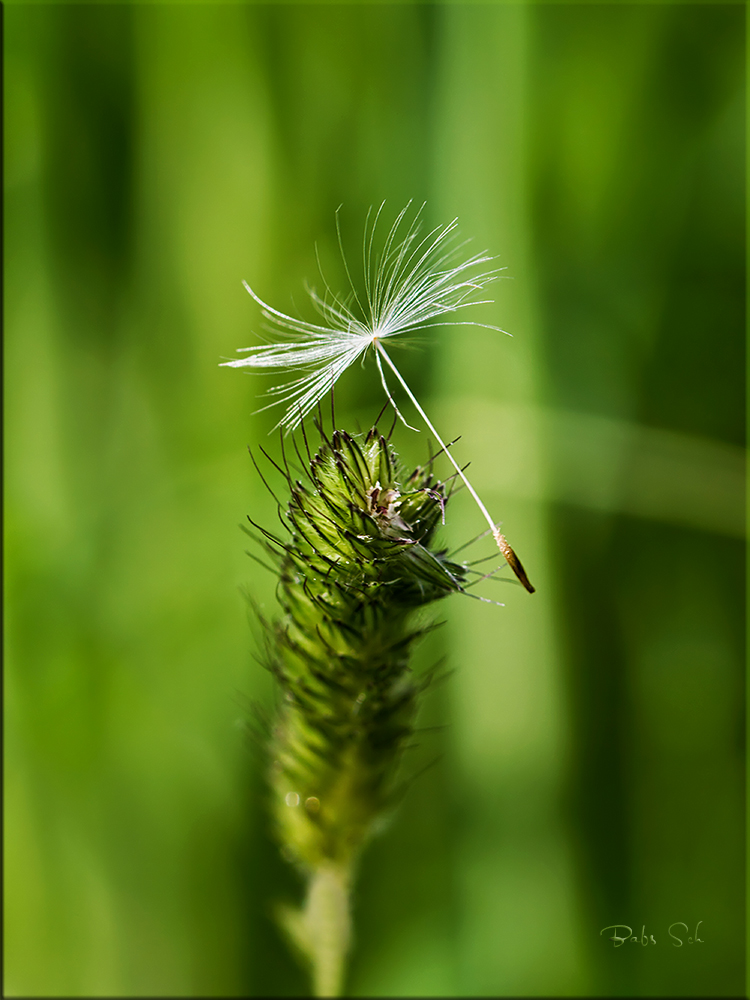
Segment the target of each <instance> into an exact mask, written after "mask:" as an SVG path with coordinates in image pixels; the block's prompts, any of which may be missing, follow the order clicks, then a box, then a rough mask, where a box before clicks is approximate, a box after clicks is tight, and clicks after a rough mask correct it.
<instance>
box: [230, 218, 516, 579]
mask: <svg viewBox="0 0 750 1000" xmlns="http://www.w3.org/2000/svg"><path fill="white" fill-rule="evenodd" d="M410 206H411V202H409V203H408V204H407V205H406V206H405V208H403V209H402V211H401V212H400V213H399V214H398V216H397V218H396V221H395V222H394V224H393V226H392V227H391V229H390V231H389V233H388V235H387V236H386V238H385V242H384V245H383V247H382V249H380V250H379V251H378V252H375V249H374V244H375V233H376V229H377V224H378V220H379V218H380V215H381V213H382V210H383V205H381V206H380V208H379V209H378V211H377V212H376V213H375V216H374V218H372V222H371V221H370V214H368V218H367V222H366V224H365V231H364V240H363V256H364V298H362V297H360V295H359V294H358V292H357V290H356V288H355V285H354V282H353V281H352V279H351V275H350V273H349V269H348V267H347V265H346V258H345V257H344V266H345V267H346V270H347V275H348V277H349V283H350V286H351V291H350V293H349V295H347V296H346V297H341V296H339V295H335V294H334V293H332V292H331V290H330V289H329V288H328V287H327V286H326V291H325V296H324V297H321V296H320V295H318V293H317V292H316V291H315V290H314V289H309V294H310V297H311V299H312V302H313V305H314V306H315V308H316V309H317V311H318V313H319V314H320V316H321V319H322V323H320V324H316V323H308V322H306V321H304V320H301V319H296V318H295V317H293V316H288V315H286V314H285V313H282V312H279V311H278V310H277V309H274V308H272V307H271V306H270V305H268V304H267V303H266V302H264V301H263V300H262V299H261V298H260V297H259V296H258V295H257V294H256V293H255V292H254V291H253V289H252V288H251V287H250V286H249V285H248V284H247V283H246V282H245V283H244V284H245V288H246V289H247V291H248V292H249V293H250V295H251V296H252V297H253V298H254V299H255V301H256V302H257V303H258V305H260V307H261V309H262V311H263V316H264V317H265V319H266V320H267V322H268V326H267V330H268V332H269V333H271V334H272V335H273V336H274V338H275V340H274V342H272V343H268V344H264V345H262V346H260V347H255V348H250V347H248V348H241V349H240V350H241V352H242V353H247V355H248V356H247V357H244V358H238V359H236V360H232V361H225V362H224V364H225V365H228V366H229V367H233V368H243V367H248V368H258V369H261V368H279V369H281V370H283V371H287V372H296V373H301V374H299V375H298V376H297V377H295V378H292V379H291V380H290V381H287V382H284V383H283V384H282V385H278V386H275V387H274V388H272V389H271V390H270V391H269V393H268V394H269V395H270V396H273V397H274V399H273V401H272V402H271V403H269V404H268V405H269V406H275V405H284V404H286V407H287V408H286V411H285V413H284V415H283V416H282V418H281V420H280V421H279V425H280V426H281V427H283V428H284V429H285V430H286V431H291V430H294V429H295V428H296V427H298V426H299V424H300V422H301V421H302V420H303V419H304V417H305V416H306V415H307V414H308V413H309V412H310V411H311V410H312V409H313V407H315V406H316V405H317V404H318V403H319V402H320V400H321V399H322V398H323V396H324V395H325V393H326V392H328V391H329V390H330V389H331V387H332V386H333V385H334V384H335V383H336V381H337V380H338V379H339V377H340V376H341V375H342V374H343V373H344V372H345V371H346V369H347V368H349V367H350V366H351V365H352V364H353V363H354V362H355V361H357V359H359V358H362V359H364V357H365V356H366V355H367V353H368V351H372V353H373V354H374V356H375V362H376V364H377V367H378V372H379V374H380V380H381V382H382V384H383V389H384V390H385V393H386V395H387V397H388V399H389V400H390V402H391V404H392V406H393V408H394V410H395V411H396V413H397V414H398V416H399V417H400V418H401V420H402V421H403V422H404V423H406V421H405V420H404V418H403V416H402V414H401V413H400V411H399V409H398V407H397V406H396V403H395V400H394V398H393V396H392V394H391V392H390V389H389V387H388V382H387V380H386V372H385V369H384V367H383V362H385V366H386V368H388V369H389V370H390V372H392V374H393V375H394V376H395V378H396V380H397V381H398V382H399V383H400V385H401V387H402V388H403V390H404V391H405V392H406V394H407V396H408V397H409V399H410V400H411V402H412V403H413V405H414V407H415V408H416V410H417V412H418V413H419V415H420V416H421V418H422V420H423V421H424V422H425V424H426V426H427V427H428V428H429V429H430V430H431V431H432V433H433V434H434V435H435V438H436V439H437V441H438V442H439V444H440V446H441V447H442V448H443V449H444V450H445V453H446V455H447V457H448V460H449V461H450V462H451V464H452V465H453V467H454V468H455V470H456V473H457V474H458V475H459V476H460V478H461V479H462V481H463V482H464V484H465V486H466V488H467V489H468V490H469V492H470V493H471V495H472V497H473V498H474V500H475V502H476V504H477V506H478V507H479V509H480V511H481V512H482V514H483V516H484V518H485V520H486V521H487V524H488V525H489V527H490V530H491V531H492V535H493V537H494V539H495V541H496V543H497V546H498V548H499V549H500V551H501V552H502V554H503V556H504V558H505V559H506V561H507V562H508V565H509V566H510V567H511V569H512V570H513V572H514V573H515V574H516V576H517V577H518V579H519V580H520V581H521V583H522V584H523V585H524V587H526V589H527V590H528V591H529V592H530V593H533V591H534V588H533V587H532V585H531V583H530V582H529V579H528V577H527V576H526V573H525V571H524V568H523V566H522V565H521V563H520V560H519V559H518V557H517V556H516V554H515V552H514V551H513V549H512V548H511V546H510V545H509V544H508V541H507V540H506V538H505V536H504V535H503V534H501V532H500V528H499V526H498V525H497V524H496V523H495V522H494V520H493V519H492V517H491V516H490V513H489V511H488V510H487V508H486V507H485V505H484V503H483V502H482V500H481V498H480V497H479V494H478V493H477V492H476V490H475V489H474V487H473V486H472V485H471V483H470V482H469V480H468V479H467V477H466V475H465V473H464V471H463V469H462V468H461V467H460V466H459V464H458V463H457V462H456V460H455V459H454V458H453V456H452V455H451V453H450V451H449V448H448V446H447V445H446V444H445V442H444V441H443V439H442V438H441V436H440V434H438V432H437V430H436V429H435V427H434V425H433V424H432V422H431V420H430V419H429V417H428V416H427V414H426V413H425V411H424V410H423V409H422V407H421V405H420V403H419V402H418V400H417V399H416V397H415V396H414V393H413V392H412V391H411V389H410V388H409V386H408V385H407V383H406V381H405V380H404V378H403V376H402V375H401V373H400V372H399V370H398V368H397V367H396V365H395V364H394V363H393V361H392V360H391V357H390V355H389V354H388V352H387V351H386V349H385V347H384V343H383V342H384V341H386V340H388V339H389V338H391V337H396V336H398V335H399V334H402V333H414V332H416V331H421V330H427V329H430V328H432V327H436V326H454V325H463V326H481V327H485V328H486V329H491V330H497V331H498V332H500V333H505V332H506V331H504V330H501V329H500V328H499V327H495V326H490V325H489V324H486V323H478V322H475V321H473V320H464V319H462V318H458V319H456V318H455V317H456V315H458V316H459V317H462V316H463V310H465V309H467V308H470V307H471V306H475V305H480V304H482V303H485V302H488V301H491V300H488V299H482V298H481V297H477V296H478V295H479V294H480V293H481V292H482V290H483V289H484V288H485V287H486V286H487V285H489V284H490V283H491V282H493V281H495V280H496V279H497V277H498V274H499V272H500V270H501V269H500V268H496V267H491V266H489V265H491V264H492V262H493V260H494V258H493V257H491V256H489V255H487V254H486V253H480V254H474V255H471V256H468V257H463V256H462V254H461V250H462V249H463V247H464V246H465V244H459V245H458V246H457V245H455V239H456V227H457V220H455V219H454V220H453V221H452V222H450V223H448V224H447V225H441V226H437V227H436V228H434V229H432V230H431V231H430V232H429V233H427V235H425V236H420V233H421V219H420V216H421V212H422V209H421V208H420V209H419V211H418V212H417V213H416V216H415V218H414V219H413V221H412V222H411V223H410V224H408V225H405V224H404V219H405V217H406V215H407V213H408V211H409V208H410ZM422 207H424V206H422ZM337 228H338V217H337ZM339 245H341V235H340V231H339ZM341 252H342V257H343V256H344V253H343V247H342V250H341ZM407 426H408V425H407Z"/></svg>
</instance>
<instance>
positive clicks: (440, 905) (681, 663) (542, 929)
mask: <svg viewBox="0 0 750 1000" xmlns="http://www.w3.org/2000/svg"><path fill="white" fill-rule="evenodd" d="M744 19H745V11H744V8H743V7H742V6H739V5H735V6H720V5H715V6H711V5H707V6H704V5H690V6H674V5H654V6H649V5H632V6H631V5H609V6H607V5H591V6H587V5H583V6H573V5H570V6H568V5H536V6H534V5H531V6H523V5H491V4H484V5H477V6H472V5H458V4H456V5H446V6H432V5H414V6H410V5H390V4H388V5H374V6H371V5H364V4H363V5H348V6H339V5H336V4H326V5H324V6H316V5H307V4H306V5H293V4H288V5H278V6H275V5H270V6H266V5H252V6H242V5H227V6H223V5H216V6H210V5H194V6H189V5H188V6H180V5H174V6H172V5H163V6H158V5H153V6H152V5H134V6H125V5H122V6H120V5H114V6H96V5H89V6H66V5H60V6H44V5H41V6H36V5H28V6H25V5H6V7H5V9H4V25H5V140H6V146H5V155H6V160H5V267H6V299H5V324H6V327H5V329H6V341H5V417H6V423H5V428H6V433H5V463H6V464H5V471H6V493H5V505H6V506H5V513H6V536H5V538H6V547H5V555H6V672H5V706H6V735H5V740H6V772H5V794H6V811H5V825H6V867H5V890H6V920H5V933H6V962H5V975H6V983H5V991H6V994H10V995H30V994H31V995H42V996H60V995H84V996H85V995H139V994H140V995H144V994H145V995H163V994H172V995H184V996H190V995H204V996H233V995H234V996H239V995H285V994H286V995H289V994H299V993H303V992H304V991H305V990H306V988H307V987H306V982H305V979H304V977H303V976H302V974H301V973H300V972H299V971H298V970H297V968H296V966H295V965H294V963H293V962H292V960H291V959H290V957H289V956H288V953H287V951H286V948H285V946H284V944H283V942H281V941H280V940H279V938H278V936H277V934H276V931H275V929H274V927H273V924H272V922H271V920H270V919H269V908H270V905H271V903H272V901H273V900H274V899H277V898H280V897H285V896H294V895H295V894H296V893H298V891H299V888H298V885H297V883H296V880H295V877H294V875H293V873H292V872H290V871H289V870H287V868H286V867H285V866H284V864H283V863H282V862H281V861H280V860H279V859H278V857H277V851H276V848H275V846H274V845H273V843H271V841H270V840H269V838H268V833H267V821H266V815H265V812H264V794H265V793H264V786H263V776H262V771H261V766H260V763H259V759H258V756H257V754H254V753H253V752H252V751H251V750H248V747H247V744H246V741H245V739H244V737H243V732H242V729H243V721H244V720H245V719H246V717H247V701H248V699H249V700H251V701H252V700H254V699H257V700H260V701H261V702H262V703H264V704H266V705H271V704H272V702H273V694H272V689H271V684H270V680H269V677H268V675H267V674H266V673H265V672H264V671H263V670H262V669H261V668H260V667H259V666H258V665H257V663H256V662H255V661H254V659H253V654H254V652H255V650H256V640H255V639H254V637H253V629H252V627H250V626H249V625H248V612H247V607H246V605H245V603H244V601H243V598H242V596H241V593H240V587H241V586H246V587H247V589H248V590H249V591H250V592H251V593H252V594H253V595H254V596H255V597H256V598H257V599H258V600H260V601H261V602H262V603H263V604H264V605H265V607H266V608H267V609H268V610H269V611H271V610H272V609H273V602H274V597H273V580H272V579H269V577H268V575H267V574H264V571H263V570H262V569H261V568H260V567H258V566H257V565H256V564H255V563H253V562H252V561H251V560H249V559H248V558H247V557H246V556H245V554H244V550H245V548H246V544H245V542H246V539H245V538H244V536H242V535H241V533H240V532H239V531H238V529H237V524H238V523H239V522H240V521H242V520H243V519H244V517H245V515H246V514H247V513H251V514H252V516H253V518H254V519H255V520H258V521H260V522H262V523H266V524H269V525H270V524H273V523H274V521H275V518H276V514H275V510H274V507H273V503H272V501H271V500H270V498H269V497H268V495H267V494H266V492H265V490H264V488H263V487H262V485H261V483H260V482H259V480H258V477H257V475H256V474H255V472H254V470H253V468H252V466H251V464H250V461H249V459H248V456H247V453H246V450H245V449H246V445H247V444H248V443H263V444H264V445H265V446H266V447H269V448H271V449H272V454H276V453H277V449H278V442H277V441H276V440H275V439H274V438H267V436H266V435H267V432H268V431H269V429H270V428H271V427H272V425H273V422H274V418H273V417H272V415H270V414H267V413H266V414H262V415H259V416H253V411H254V410H255V409H256V407H257V405H258V403H257V394H258V392H260V391H262V390H263V389H264V388H265V387H267V384H268V383H266V382H264V380H263V378H262V377H260V376H252V375H250V376H248V377H245V376H244V375H243V374H242V373H240V372H236V371H233V370H230V369H221V368H219V367H218V362H219V361H220V360H221V359H222V358H226V357H231V356H232V355H233V352H234V350H235V349H236V348H238V347H246V346H249V345H250V344H252V343H254V342H256V341H255V339H254V335H253V331H257V330H258V329H259V327H260V322H261V321H260V316H259V311H258V309H257V307H256V306H255V305H254V303H253V302H252V301H251V300H250V298H249V297H248V296H247V294H246V293H245V292H244V290H243V288H242V286H241V283H240V282H241V279H243V278H244V279H247V280H248V281H250V282H252V284H253V286H254V287H255V288H256V289H257V290H258V292H259V294H261V295H262V296H263V297H264V298H265V299H266V300H268V301H270V302H272V303H273V304H274V305H276V306H277V307H279V308H281V309H284V310H287V311H289V310H291V309H293V308H295V307H296V308H298V309H299V310H300V311H301V313H302V314H303V315H305V316H309V315H310V312H309V308H308V305H307V304H306V303H305V296H304V291H303V282H304V280H305V279H311V280H313V281H314V280H315V278H316V274H317V264H316V261H315V253H314V243H315V241H317V242H318V247H319V251H320V255H321V259H322V260H323V262H324V265H325V269H326V276H327V277H328V279H329V281H330V282H331V284H332V285H333V286H334V287H343V286H342V282H343V280H344V275H343V269H342V266H341V263H340V260H339V259H338V257H337V249H336V244H335V229H334V212H335V209H336V208H337V206H338V205H339V204H343V208H342V215H341V218H342V231H343V237H344V241H345V244H346V245H347V247H348V248H349V251H350V259H351V260H352V261H353V262H356V258H357V255H358V253H359V249H358V248H359V246H360V240H361V231H362V226H363V222H364V217H365V214H366V211H367V208H368V207H369V206H370V205H371V204H379V203H380V201H381V200H382V199H386V201H387V204H386V215H388V213H389V212H390V216H389V218H393V216H394V215H395V213H396V211H397V210H398V209H399V208H401V207H402V206H403V204H405V203H406V201H407V200H408V199H409V198H413V199H415V201H416V202H417V203H421V202H422V201H423V200H426V201H427V203H428V204H427V209H426V215H427V220H428V222H430V223H431V224H435V223H438V222H445V221H449V220H450V219H452V218H453V217H454V216H458V217H459V219H460V225H461V231H462V233H463V234H464V235H465V236H467V237H469V236H470V237H472V238H473V239H474V241H475V242H474V246H475V247H476V248H477V249H483V248H485V247H486V248H488V249H489V250H490V251H491V252H493V253H496V254H498V255H499V257H500V263H501V264H502V265H503V266H506V267H507V271H506V272H505V274H506V275H507V276H508V277H509V278H510V279H512V280H506V281H502V282H500V283H499V284H498V285H497V286H496V288H495V299H496V302H495V304H494V305H492V306H485V307H482V310H483V311H482V313H481V315H482V318H484V319H485V320H486V321H487V322H491V323H497V324H499V325H501V326H503V327H504V328H505V329H507V330H510V332H511V333H512V334H513V339H512V340H511V339H509V338H507V337H503V336H501V335H499V334H495V333H492V332H490V331H485V330H480V329H474V328H468V327H463V328H453V329H450V328H446V329H441V330H438V331H435V332H434V333H433V334H430V335H429V336H423V337H422V344H421V349H420V350H419V351H413V352H406V351H404V352H398V353H397V355H396V356H397V358H398V361H399V363H400V364H402V365H403V368H404V370H405V373H406V375H407V378H408V379H409V380H410V381H411V384H412V387H413V388H414V390H415V391H416V392H417V395H418V396H419V397H420V399H421V400H422V402H423V403H424V404H425V406H426V408H427V409H428V412H429V413H430V414H431V415H432V418H433V420H435V421H436V423H437V424H438V426H439V428H440V429H441V430H442V431H443V433H444V434H445V435H446V436H448V437H453V436H455V435H457V434H461V435H463V437H462V441H461V442H460V444H459V445H458V446H457V449H456V454H457V455H458V456H459V457H460V459H461V460H462V461H465V462H466V461H471V463H472V473H473V476H472V478H473V482H474V485H475V486H476V487H477V488H478V490H479V491H480V493H481V494H482V496H483V498H484V500H485V501H486V503H487V504H488V506H489V508H490V510H491V511H492V512H493V513H494V515H495V516H496V517H501V518H503V521H504V530H505V531H506V532H507V534H508V537H509V538H510V540H511V541H512V543H513V545H514V546H515V548H516V549H517V551H518V553H519V554H520V556H521V558H522V559H523V562H524V564H525V565H526V568H527V570H528V572H529V575H530V576H531V578H532V580H533V582H534V583H535V584H536V586H537V588H538V592H537V593H536V594H535V595H534V596H533V597H530V596H529V595H527V594H526V593H525V592H524V591H522V590H521V589H520V588H515V587H510V586H504V585H502V584H496V583H489V582H488V583H487V584H486V585H485V587H484V593H485V594H486V595H487V596H490V597H494V598H496V599H499V600H503V601H505V603H506V607H505V608H498V607H492V606H488V605H483V604H480V603H479V602H475V601H470V600H467V599H462V598H460V597H456V598H454V599H453V600H452V601H450V602H447V603H446V604H445V605H444V606H443V607H442V608H440V614H441V615H442V616H443V617H444V618H445V619H446V620H447V625H446V626H445V627H444V628H443V629H442V631H440V632H439V633H438V634H437V637H435V638H434V639H433V641H432V643H427V644H426V645H425V647H424V648H423V649H422V650H421V652H420V656H419V660H420V663H421V664H422V665H426V664H429V663H430V662H432V660H434V659H435V658H437V656H438V655H439V654H440V653H441V652H445V651H447V653H448V662H449V665H450V667H451V668H453V670H454V673H453V675H452V676H451V677H450V679H449V680H448V681H447V682H446V683H445V684H444V685H442V687H439V688H437V689H436V690H435V691H434V692H432V693H431V694H430V696H429V699H428V702H427V704H426V706H425V710H424V715H423V721H424V723H425V724H427V725H442V726H445V729H443V730H441V731H440V732H438V733H436V734H433V735H431V736H429V737H426V738H425V746H424V747H423V748H421V749H420V751H419V753H420V754H423V756H424V760H426V761H429V760H430V759H433V758H436V757H437V758H439V759H438V762H437V763H436V764H435V766H434V767H432V768H431V769H430V770H428V771H427V772H426V773H425V774H423V775H422V776H421V777H420V778H419V779H418V781H416V783H415V784H414V786H413V788H412V789H411V792H410V794H409V796H408V797H407V799H406V801H405V802H404V803H403V805H402V807H401V809H400V811H399V813H398V815H397V816H396V818H395V819H394V821H393V822H392V824H391V825H390V827H389V829H388V830H387V831H386V832H385V833H384V834H383V835H382V836H381V837H380V838H379V839H378V840H377V841H376V842H374V843H373V844H372V846H371V848H370V849H369V851H368V854H367V855H366V857H365V861H364V864H363V867H362V872H361V878H360V882H359V886H358V890H357V895H356V900H355V907H356V922H357V941H356V948H355V952H354V955H353V959H352V968H351V978H350V989H351V992H352V994H354V995H425V994H427V995H455V994H458V995H461V994H470V995H503V994H512V995H539V994H546V995H622V996H636V995H649V996H670V995H680V996H685V995H710V996H724V995H739V994H741V993H743V991H744V902H743V901H744V890H745V883H744V878H745V874H744V873H745V869H744V812H743V787H744V784H743V740H744V722H743V719H744V680H743V666H744V655H743V654H744V625H743V612H744V546H743V537H744V530H745V521H744V506H743V499H744V472H743V470H744V464H743V463H744V450H743V441H744V343H743V335H744V238H745V234H744V58H745V56H744V46H745V20H744ZM477 315H479V311H478V312H477ZM380 405H381V390H380V389H379V386H378V380H377V377H376V374H375V372H374V371H373V370H372V366H371V365H369V366H367V367H366V369H365V370H364V371H363V370H360V369H359V368H358V367H355V368H354V369H352V370H351V371H350V372H348V373H347V374H346V375H345V376H344V377H343V378H342V379H341V381H340V383H339V385H338V388H337V410H338V415H339V418H340V423H341V424H343V425H344V426H346V427H348V428H349V429H354V428H356V427H357V426H358V425H360V426H362V427H366V426H368V425H369V423H370V422H371V421H372V420H373V418H374V416H375V414H376V413H377V411H378V409H379V408H380ZM425 437H426V435H424V434H421V435H417V434H412V433H410V432H408V431H406V430H405V429H403V428H399V429H398V430H397V431H396V433H395V439H394V443H395V444H396V447H397V448H398V449H399V451H400V452H401V453H402V455H403V456H404V457H405V458H406V459H407V460H408V461H409V462H416V461H418V460H421V459H422V458H423V457H424V455H425V451H426V441H425ZM444 474H445V475H447V474H449V473H448V469H447V467H446V469H445V470H444ZM482 527H483V523H482V521H481V518H480V516H479V514H478V512H477V510H476V508H475V507H474V506H473V504H472V503H471V501H470V499H469V498H467V497H466V495H465V494H461V495H459V496H457V498H456V500H455V502H453V504H452V506H451V508H450V510H449V517H448V524H447V526H446V528H445V536H446V540H447V542H448V543H449V544H451V545H452V546H455V545H458V544H461V543H462V542H464V541H467V540H468V539H470V538H471V537H472V536H473V535H475V534H476V533H477V532H479V531H481V530H482ZM491 552H492V546H491V544H490V546H489V547H487V543H486V542H485V543H480V544H478V545H476V546H474V547H473V548H472V549H470V550H469V553H471V555H472V556H473V558H480V556H482V555H489V554H491ZM677 921H682V922H684V923H685V925H687V928H689V929H688V930H684V929H683V928H682V926H680V927H678V928H677V929H676V931H677V933H678V934H679V935H680V936H681V938H682V939H683V940H684V942H685V943H684V945H683V947H682V948H677V947H675V946H674V941H673V940H671V939H670V938H669V936H668V928H669V926H670V925H671V924H673V923H675V922H677ZM699 921H702V924H701V926H700V930H699V937H700V938H701V939H702V943H693V944H689V943H688V941H687V938H688V935H690V936H691V937H692V936H693V935H694V932H695V930H694V929H695V926H696V924H697V923H698V922H699ZM612 924H626V925H628V926H630V927H631V928H633V931H634V933H635V934H638V935H640V934H641V929H642V927H644V926H645V930H646V934H647V935H653V937H654V939H655V940H656V945H651V944H650V945H648V946H642V945H641V944H637V945H636V944H631V943H629V944H628V945H626V946H623V947H621V948H619V949H615V948H614V947H613V944H612V942H611V941H608V940H607V937H608V936H609V935H610V933H611V932H609V931H607V932H605V934H603V935H602V934H601V933H600V932H601V930H602V928H604V927H606V926H608V925H612ZM673 930H674V929H673Z"/></svg>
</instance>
